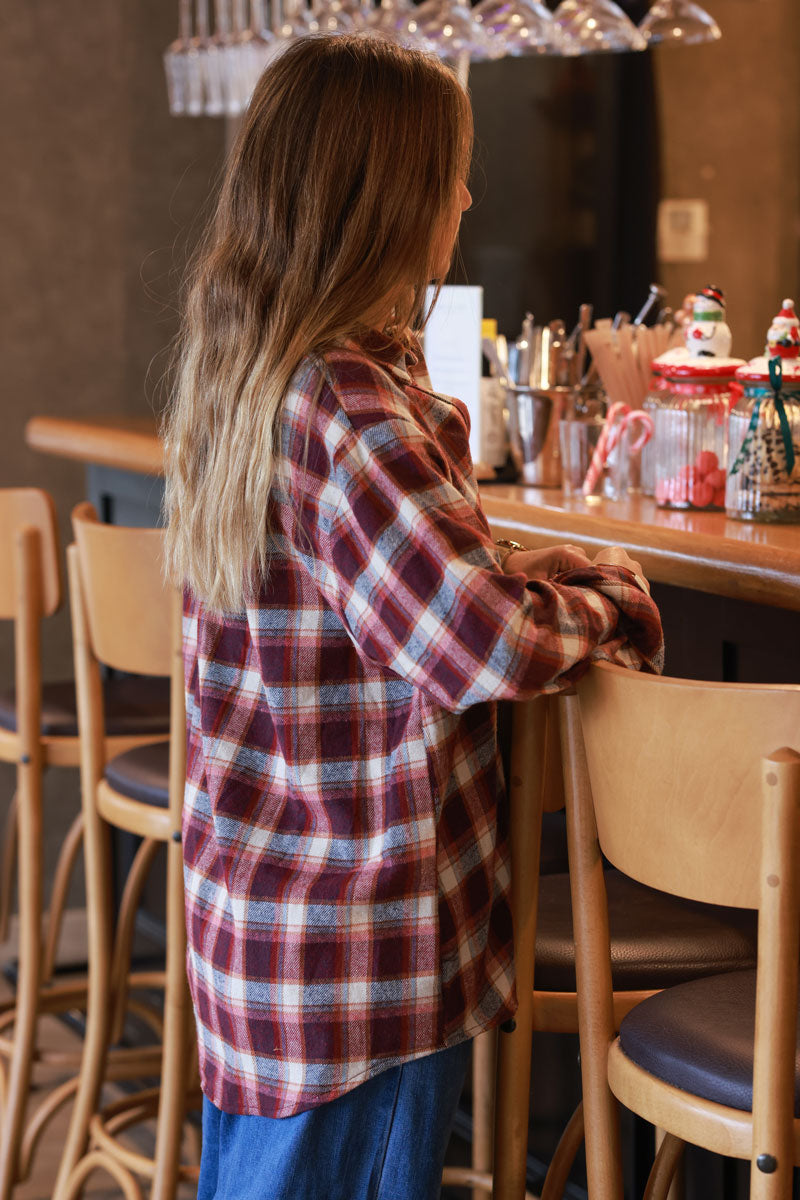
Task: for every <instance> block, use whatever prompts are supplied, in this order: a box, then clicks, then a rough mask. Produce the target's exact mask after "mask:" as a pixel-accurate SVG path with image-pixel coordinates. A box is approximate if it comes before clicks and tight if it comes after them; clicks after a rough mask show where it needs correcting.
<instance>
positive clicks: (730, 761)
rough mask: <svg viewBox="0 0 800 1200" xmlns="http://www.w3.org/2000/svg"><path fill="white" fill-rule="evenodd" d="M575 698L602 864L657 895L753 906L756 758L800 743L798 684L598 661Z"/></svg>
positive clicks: (757, 838) (757, 852) (757, 844)
mask: <svg viewBox="0 0 800 1200" xmlns="http://www.w3.org/2000/svg"><path fill="white" fill-rule="evenodd" d="M577 690H578V695H579V697H580V710H581V723H582V726H583V737H584V742H585V745H586V757H587V761H588V767H589V778H590V780H591V789H592V798H593V801H594V810H595V817H596V821H597V832H598V839H599V843H600V847H601V849H602V851H603V853H604V854H605V855H606V857H607V858H608V859H610V861H611V862H612V863H613V865H614V866H615V867H618V868H619V869H620V870H621V871H624V872H625V873H626V874H627V875H630V876H632V877H633V878H634V879H637V880H639V881H640V882H641V883H644V884H647V885H649V886H650V887H655V888H658V889H660V890H661V891H665V892H672V893H674V894H676V895H680V896H686V897H688V898H690V899H693V900H699V901H705V902H707V903H711V904H726V905H736V906H741V907H744V908H757V907H759V903H760V897H761V841H762V832H761V831H762V813H763V809H762V804H761V799H760V797H761V794H762V787H763V785H762V763H761V760H762V758H765V757H767V756H768V755H770V754H772V753H773V752H774V751H776V750H778V749H780V748H782V747H787V746H788V747H795V748H797V747H798V746H800V687H796V686H789V685H786V686H774V687H773V686H762V685H744V684H724V683H698V682H694V681H687V680H677V679H669V678H660V677H658V676H654V675H644V674H640V673H638V672H635V671H628V670H625V669H624V668H621V667H612V666H609V665H607V664H598V665H595V666H593V667H592V668H591V670H590V671H589V672H588V674H587V675H586V676H585V678H584V679H583V680H582V681H581V682H580V683H579V685H578V689H577Z"/></svg>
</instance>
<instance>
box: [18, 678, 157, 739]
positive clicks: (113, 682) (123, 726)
mask: <svg viewBox="0 0 800 1200" xmlns="http://www.w3.org/2000/svg"><path fill="white" fill-rule="evenodd" d="M103 694H104V700H105V713H106V733H107V734H109V735H124V734H130V735H137V734H141V735H142V736H152V737H157V736H158V735H159V734H161V733H167V732H169V679H154V678H150V677H147V676H139V675H123V676H121V677H120V678H118V679H110V680H108V681H107V683H106V684H105V686H104V688H103ZM0 728H2V729H11V730H13V731H16V728H17V706H16V695H15V693H14V691H13V690H10V691H4V692H0ZM42 734H43V735H45V736H48V737H77V736H78V715H77V709H76V700H75V684H74V683H73V682H72V680H68V681H66V682H64V683H46V684H45V685H44V686H43V688H42Z"/></svg>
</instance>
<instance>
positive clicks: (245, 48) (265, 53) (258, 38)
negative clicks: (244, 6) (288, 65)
mask: <svg viewBox="0 0 800 1200" xmlns="http://www.w3.org/2000/svg"><path fill="white" fill-rule="evenodd" d="M244 17H245V14H244V12H242V13H241V14H239V15H237V14H234V37H235V38H236V42H237V48H238V55H239V59H238V72H239V82H238V85H237V90H238V95H239V100H240V103H241V111H242V112H244V110H245V108H246V107H247V105H248V104H249V103H250V97H251V96H252V95H253V91H254V89H255V86H256V84H257V83H258V81H259V79H260V78H261V75H262V73H263V71H264V68H265V67H266V66H267V64H268V63H269V62H270V60H271V59H272V57H273V55H274V54H275V50H276V46H277V39H276V37H275V34H274V33H273V32H272V30H271V29H270V28H269V27H268V25H267V20H266V14H265V9H264V0H250V21H249V24H248V26H247V28H246V29H244V30H242V31H241V32H240V33H239V34H238V35H237V34H236V25H237V22H238V21H242V22H243V21H244Z"/></svg>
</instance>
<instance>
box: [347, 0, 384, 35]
mask: <svg viewBox="0 0 800 1200" xmlns="http://www.w3.org/2000/svg"><path fill="white" fill-rule="evenodd" d="M339 3H340V4H341V8H342V10H343V11H344V12H345V13H346V14H347V16H348V17H349V18H350V20H351V21H352V22H353V28H354V29H371V28H372V21H373V17H374V15H375V7H374V5H373V3H372V0H339Z"/></svg>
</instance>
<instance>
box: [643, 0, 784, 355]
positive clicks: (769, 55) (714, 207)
mask: <svg viewBox="0 0 800 1200" xmlns="http://www.w3.org/2000/svg"><path fill="white" fill-rule="evenodd" d="M702 2H703V3H704V4H705V5H706V6H707V8H708V9H709V11H710V12H712V13H713V14H714V16H715V17H716V19H717V21H718V22H719V25H720V28H721V29H722V34H723V36H722V39H721V40H720V41H719V42H716V43H714V44H712V45H709V46H694V47H691V46H687V47H682V48H680V49H674V48H669V47H667V48H662V49H660V50H658V51H656V52H655V64H656V77H657V83H658V91H659V99H660V105H661V123H662V151H663V160H662V161H663V184H662V191H663V195H664V197H668V198H674V199H705V200H707V201H708V204H709V212H710V238H709V257H708V261H707V263H697V264H691V265H689V264H674V265H666V264H665V265H663V266H662V268H661V279H662V281H663V283H664V285H665V286H666V287H667V288H668V290H669V294H670V298H671V299H672V300H677V301H678V302H679V301H680V298H681V297H682V296H683V295H684V294H685V293H686V292H689V291H694V290H695V289H696V288H697V287H702V286H703V285H704V284H706V283H717V284H720V285H721V286H722V287H723V288H724V290H725V293H726V296H727V297H728V317H729V322H730V325H731V329H732V330H733V351H734V353H735V354H738V355H741V356H742V357H744V358H750V357H752V356H753V355H754V354H760V353H761V352H762V350H763V345H764V335H765V333H766V330H767V327H768V325H769V322H770V318H771V317H772V316H773V314H774V313H775V312H776V311H777V309H778V306H779V302H780V300H782V299H783V297H784V296H793V297H795V298H797V299H798V300H800V295H798V291H799V290H800V286H799V285H800V254H799V252H798V247H799V246H800V240H799V239H800V195H799V193H800V92H799V91H798V81H799V80H800V21H798V16H800V10H799V9H798V4H797V0H702Z"/></svg>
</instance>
